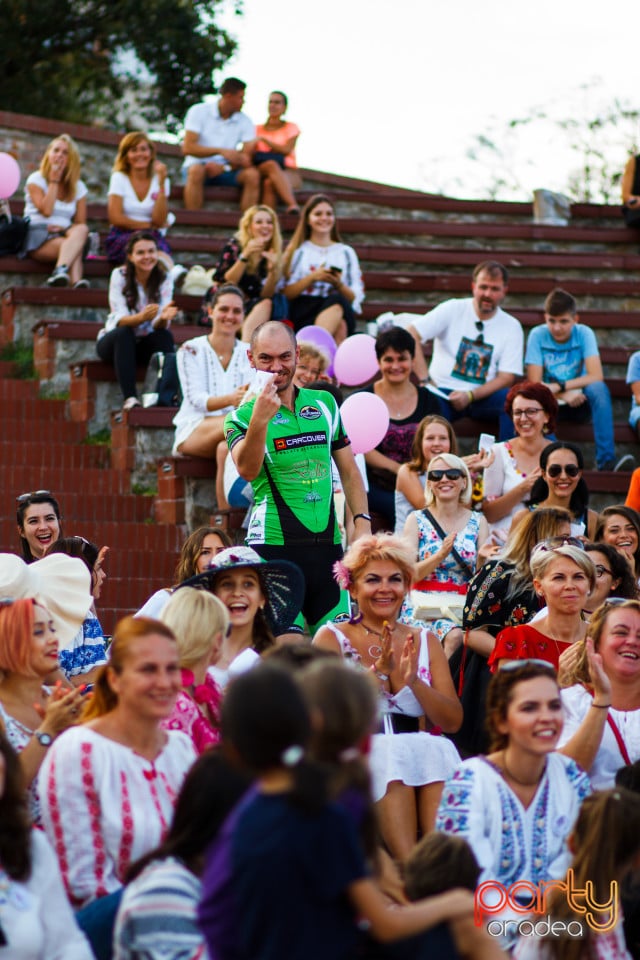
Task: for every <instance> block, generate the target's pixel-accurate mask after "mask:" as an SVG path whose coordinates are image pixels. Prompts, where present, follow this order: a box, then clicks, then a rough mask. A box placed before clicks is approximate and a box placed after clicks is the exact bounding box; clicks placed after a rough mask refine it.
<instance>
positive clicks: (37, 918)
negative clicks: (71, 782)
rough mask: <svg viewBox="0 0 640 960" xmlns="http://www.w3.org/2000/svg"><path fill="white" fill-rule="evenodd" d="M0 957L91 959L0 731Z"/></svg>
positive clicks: (13, 756) (12, 753)
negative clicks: (0, 826) (36, 827)
mask: <svg viewBox="0 0 640 960" xmlns="http://www.w3.org/2000/svg"><path fill="white" fill-rule="evenodd" d="M0 823H1V824H2V830H1V831H0V876H1V877H2V895H1V897H0V957H3V958H6V960H94V955H93V953H92V952H91V948H90V946H89V944H88V942H87V940H86V939H85V937H84V936H83V934H82V933H81V932H80V930H79V929H78V925H77V923H76V920H75V917H74V915H73V911H72V910H71V907H70V905H69V902H68V900H67V898H66V896H65V894H64V889H63V886H62V878H61V876H60V868H59V866H58V863H57V861H56V857H55V854H54V852H53V850H52V849H51V846H50V845H49V843H48V841H47V839H46V837H45V836H44V834H43V833H42V831H41V830H34V829H33V827H32V824H31V820H30V818H29V811H28V809H27V804H26V799H25V790H24V776H23V771H22V769H21V767H20V762H19V760H18V757H17V754H16V753H15V751H14V750H13V748H12V747H11V745H10V743H9V741H8V740H7V738H6V736H5V734H4V733H3V732H2V731H1V730H0Z"/></svg>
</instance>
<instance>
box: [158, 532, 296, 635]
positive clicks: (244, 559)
mask: <svg viewBox="0 0 640 960" xmlns="http://www.w3.org/2000/svg"><path fill="white" fill-rule="evenodd" d="M241 567H248V568H249V569H250V570H255V571H256V573H257V574H258V576H259V577H260V581H261V583H262V584H263V585H264V593H265V600H266V601H267V602H266V605H265V609H264V612H265V616H266V618H267V623H268V625H269V629H270V630H271V632H272V633H273V634H274V636H278V635H279V634H281V633H286V632H287V631H288V630H289V628H290V627H291V626H292V625H293V621H294V620H295V618H296V617H297V616H298V614H299V613H300V610H301V608H302V602H303V600H304V589H305V583H304V575H303V573H302V570H301V569H300V567H299V566H297V564H295V563H291V561H290V560H264V559H263V558H262V557H261V556H260V555H259V554H258V553H256V551H255V550H253V549H252V548H251V547H244V546H239V547H227V549H226V550H221V551H220V553H218V554H216V556H215V557H214V558H213V559H212V560H211V563H210V564H209V569H208V570H205V572H204V573H198V574H196V576H195V577H190V578H189V579H188V580H184V581H183V582H182V583H181V584H180V587H196V588H197V589H200V590H209V591H211V593H214V592H215V591H214V585H215V582H216V580H217V578H218V577H219V576H220V574H221V573H223V572H224V571H225V570H232V569H239V568H241ZM180 587H178V588H177V589H180Z"/></svg>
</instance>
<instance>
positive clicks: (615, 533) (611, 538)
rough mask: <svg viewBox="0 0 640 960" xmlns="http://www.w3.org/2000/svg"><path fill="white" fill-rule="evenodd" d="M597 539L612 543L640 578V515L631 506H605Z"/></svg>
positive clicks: (598, 527) (599, 523)
mask: <svg viewBox="0 0 640 960" xmlns="http://www.w3.org/2000/svg"><path fill="white" fill-rule="evenodd" d="M595 539H596V540H602V541H603V542H604V543H610V544H611V546H613V547H615V548H616V550H617V551H618V553H620V554H621V556H623V557H624V558H625V560H626V561H627V563H628V564H629V567H630V568H631V571H632V573H633V575H634V576H635V578H636V580H638V579H640V515H639V514H638V513H637V512H636V511H635V510H633V509H632V508H631V507H626V506H623V505H622V504H616V505H614V506H612V507H605V508H604V510H603V511H602V513H601V514H600V516H599V518H598V526H597V528H596V532H595Z"/></svg>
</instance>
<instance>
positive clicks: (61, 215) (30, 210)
mask: <svg viewBox="0 0 640 960" xmlns="http://www.w3.org/2000/svg"><path fill="white" fill-rule="evenodd" d="M30 186H34V187H40V189H41V190H44V192H45V193H46V192H47V190H48V189H49V184H48V183H47V181H46V180H45V178H44V177H43V176H42V174H41V173H40V171H39V170H36V171H34V173H31V174H29V176H28V177H27V182H26V183H25V188H24V215H25V217H30V219H31V223H32V224H36V223H46V224H47V225H51V226H52V227H60V228H61V229H62V230H68V229H69V227H70V226H71V223H72V221H73V218H74V217H75V215H76V210H77V207H78V201H79V200H82V199H83V197H86V195H87V188H86V186H85V184H84V183H83V181H82V180H78V182H77V184H76V195H75V198H74V199H73V200H56V202H55V203H54V205H53V213H52V214H51V216H50V217H45V215H44V214H43V213H40V211H39V210H38V208H37V207H36V205H35V203H34V202H33V200H32V199H31V194H30V193H29V187H30Z"/></svg>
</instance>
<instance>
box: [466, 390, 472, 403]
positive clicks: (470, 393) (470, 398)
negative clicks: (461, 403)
mask: <svg viewBox="0 0 640 960" xmlns="http://www.w3.org/2000/svg"><path fill="white" fill-rule="evenodd" d="M467 396H468V397H469V403H473V390H467Z"/></svg>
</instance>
